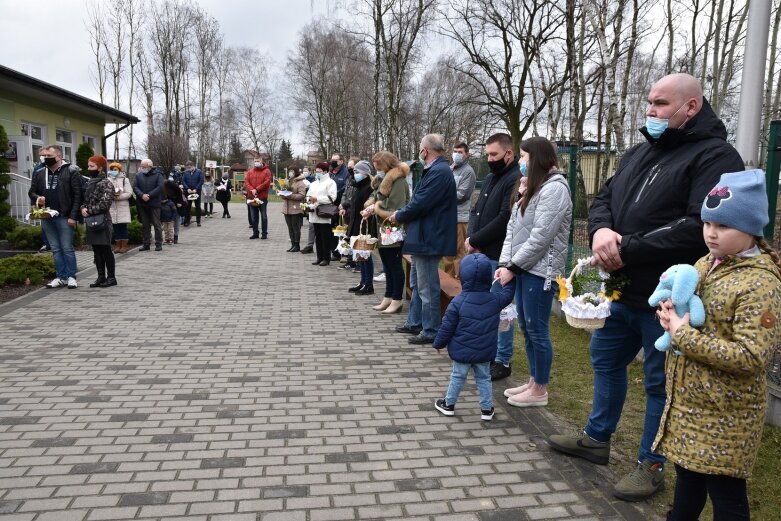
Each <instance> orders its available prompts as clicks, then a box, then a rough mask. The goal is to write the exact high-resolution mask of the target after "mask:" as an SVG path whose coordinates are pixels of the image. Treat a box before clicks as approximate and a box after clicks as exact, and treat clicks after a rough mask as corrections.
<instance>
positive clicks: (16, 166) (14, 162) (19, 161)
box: [5, 136, 40, 179]
mask: <svg viewBox="0 0 781 521" xmlns="http://www.w3.org/2000/svg"><path fill="white" fill-rule="evenodd" d="M8 147H9V148H8V151H7V152H6V154H5V157H6V159H8V161H9V162H10V163H11V172H13V173H15V174H19V175H21V176H23V177H26V178H27V179H30V178H31V177H32V173H33V165H34V164H35V162H34V160H33V144H32V139H30V136H8ZM39 148H40V146H39Z"/></svg>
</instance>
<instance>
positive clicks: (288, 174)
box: [287, 171, 296, 179]
mask: <svg viewBox="0 0 781 521" xmlns="http://www.w3.org/2000/svg"><path fill="white" fill-rule="evenodd" d="M287 176H288V177H289V178H291V179H292V178H294V177H295V176H296V173H295V172H293V171H290V172H288V173H287Z"/></svg>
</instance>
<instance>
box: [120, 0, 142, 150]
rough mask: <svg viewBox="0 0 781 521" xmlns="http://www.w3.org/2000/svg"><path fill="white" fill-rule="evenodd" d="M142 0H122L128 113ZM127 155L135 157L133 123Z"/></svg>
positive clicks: (140, 22) (134, 90)
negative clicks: (125, 27)
mask: <svg viewBox="0 0 781 521" xmlns="http://www.w3.org/2000/svg"><path fill="white" fill-rule="evenodd" d="M143 1H144V0H124V7H125V12H124V16H125V20H126V22H127V31H128V42H127V59H128V74H127V82H128V96H127V100H128V101H127V103H128V113H130V114H132V113H133V102H134V100H135V97H136V68H137V66H138V55H137V53H136V49H137V47H138V45H139V44H140V40H141V35H140V33H141V28H142V27H143V26H144V10H143V7H144V6H143ZM127 157H128V159H133V158H135V157H136V148H135V143H134V141H133V125H130V126H129V127H128V145H127Z"/></svg>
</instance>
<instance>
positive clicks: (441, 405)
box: [434, 398, 456, 416]
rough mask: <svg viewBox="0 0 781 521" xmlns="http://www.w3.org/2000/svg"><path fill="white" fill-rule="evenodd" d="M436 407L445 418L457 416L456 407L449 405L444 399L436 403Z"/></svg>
mask: <svg viewBox="0 0 781 521" xmlns="http://www.w3.org/2000/svg"><path fill="white" fill-rule="evenodd" d="M434 407H436V408H437V410H438V411H439V412H441V413H442V414H444V415H445V416H453V415H455V414H456V406H455V405H448V404H447V402H446V401H445V399H444V398H442V399H440V400H437V401H436V402H434Z"/></svg>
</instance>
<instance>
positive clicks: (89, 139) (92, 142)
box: [81, 134, 100, 154]
mask: <svg viewBox="0 0 781 521" xmlns="http://www.w3.org/2000/svg"><path fill="white" fill-rule="evenodd" d="M81 142H82V143H87V144H89V146H91V147H92V151H93V152H95V154H100V150H98V138H97V137H95V136H92V135H90V134H82V135H81Z"/></svg>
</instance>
